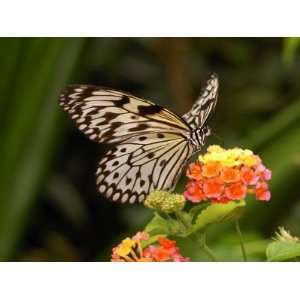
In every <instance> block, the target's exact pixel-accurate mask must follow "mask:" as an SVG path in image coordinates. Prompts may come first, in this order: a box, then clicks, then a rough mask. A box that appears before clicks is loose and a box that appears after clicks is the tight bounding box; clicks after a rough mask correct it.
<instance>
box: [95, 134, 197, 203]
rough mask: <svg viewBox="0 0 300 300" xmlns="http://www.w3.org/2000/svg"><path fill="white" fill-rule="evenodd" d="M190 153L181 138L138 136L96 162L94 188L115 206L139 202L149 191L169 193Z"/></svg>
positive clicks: (188, 146)
mask: <svg viewBox="0 0 300 300" xmlns="http://www.w3.org/2000/svg"><path fill="white" fill-rule="evenodd" d="M192 152H193V149H192V148H191V146H190V144H189V143H188V142H187V140H186V138H185V137H184V136H180V135H178V134H174V133H142V134H141V135H139V136H133V137H131V138H128V139H127V140H126V141H123V142H122V143H121V144H119V145H117V146H116V147H115V148H114V149H112V150H109V151H108V152H107V153H106V155H105V156H104V157H103V158H102V159H101V161H100V162H99V167H98V170H97V187H98V190H99V192H100V193H101V194H103V195H104V196H105V197H106V198H109V199H111V200H113V201H118V202H127V201H128V202H130V203H134V202H136V201H139V202H142V201H144V199H145V198H146V196H147V195H148V194H149V193H150V192H151V191H153V190H172V189H174V187H175V185H176V182H177V180H178V179H179V176H180V174H181V171H182V167H183V166H184V165H185V163H186V162H187V160H188V158H189V157H190V156H191V154H192Z"/></svg>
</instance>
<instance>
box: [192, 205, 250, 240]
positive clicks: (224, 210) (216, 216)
mask: <svg viewBox="0 0 300 300" xmlns="http://www.w3.org/2000/svg"><path fill="white" fill-rule="evenodd" d="M245 205H246V203H245V201H238V202H230V203H227V204H212V205H210V206H208V207H207V208H205V209H204V210H202V212H201V213H200V214H199V215H198V217H197V219H196V221H195V224H194V225H193V226H192V227H191V229H190V232H189V234H191V233H194V232H195V231H204V230H205V229H206V227H207V226H209V225H211V224H214V223H223V222H226V221H232V220H236V219H238V218H239V217H240V216H241V214H242V213H243V211H244V207H245Z"/></svg>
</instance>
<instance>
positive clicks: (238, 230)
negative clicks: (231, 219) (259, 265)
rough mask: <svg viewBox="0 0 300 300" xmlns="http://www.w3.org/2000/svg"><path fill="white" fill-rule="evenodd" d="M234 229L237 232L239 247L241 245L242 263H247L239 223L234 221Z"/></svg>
mask: <svg viewBox="0 0 300 300" xmlns="http://www.w3.org/2000/svg"><path fill="white" fill-rule="evenodd" d="M235 229H236V232H237V234H238V236H239V239H240V245H241V250H242V253H243V258H244V261H248V259H247V254H246V249H245V244H244V241H243V236H242V232H241V229H240V224H239V221H235Z"/></svg>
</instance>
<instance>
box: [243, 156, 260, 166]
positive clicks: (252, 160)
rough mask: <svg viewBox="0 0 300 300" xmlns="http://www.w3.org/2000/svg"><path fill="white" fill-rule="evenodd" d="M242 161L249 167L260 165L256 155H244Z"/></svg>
mask: <svg viewBox="0 0 300 300" xmlns="http://www.w3.org/2000/svg"><path fill="white" fill-rule="evenodd" d="M241 160H242V161H243V163H244V164H245V165H246V166H248V167H253V166H256V165H258V164H259V163H260V159H259V157H257V156H256V155H248V156H247V155H244V156H242V157H241Z"/></svg>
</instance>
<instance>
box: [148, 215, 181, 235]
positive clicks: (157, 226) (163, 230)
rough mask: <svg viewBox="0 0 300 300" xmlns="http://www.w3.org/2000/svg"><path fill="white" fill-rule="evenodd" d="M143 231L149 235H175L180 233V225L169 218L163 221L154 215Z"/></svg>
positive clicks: (160, 217)
mask: <svg viewBox="0 0 300 300" xmlns="http://www.w3.org/2000/svg"><path fill="white" fill-rule="evenodd" d="M145 231H147V232H149V233H150V234H151V235H156V234H160V235H177V234H180V232H181V225H180V224H179V223H178V222H177V221H176V220H174V219H173V218H171V217H169V218H168V219H165V218H163V217H162V216H160V215H159V214H158V213H155V216H154V217H153V219H152V220H151V221H150V222H149V223H148V224H147V226H146V227H145Z"/></svg>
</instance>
